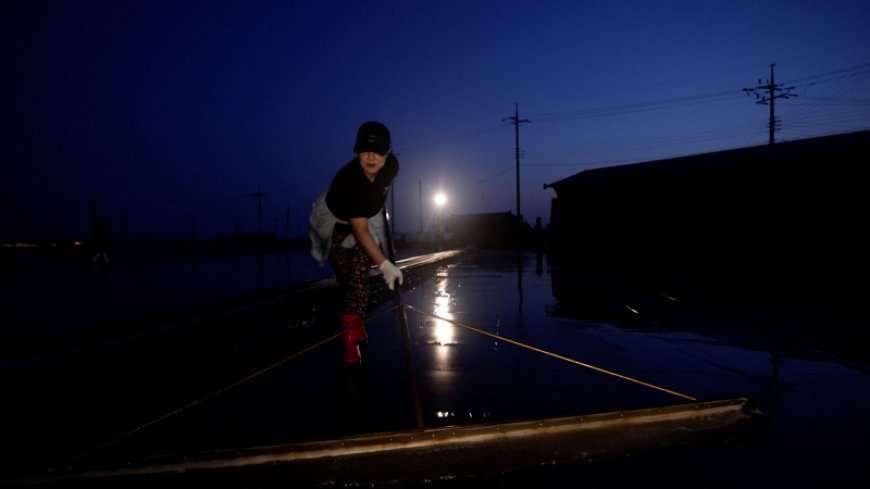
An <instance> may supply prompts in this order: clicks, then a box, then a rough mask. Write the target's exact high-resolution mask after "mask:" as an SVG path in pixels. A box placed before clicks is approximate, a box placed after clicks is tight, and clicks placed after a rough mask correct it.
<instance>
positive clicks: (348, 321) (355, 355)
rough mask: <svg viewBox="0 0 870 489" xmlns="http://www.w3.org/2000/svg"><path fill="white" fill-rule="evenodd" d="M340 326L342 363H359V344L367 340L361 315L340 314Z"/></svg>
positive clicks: (360, 359) (360, 353)
mask: <svg viewBox="0 0 870 489" xmlns="http://www.w3.org/2000/svg"><path fill="white" fill-rule="evenodd" d="M341 326H342V327H343V328H344V363H349V364H351V363H360V362H361V361H362V352H360V349H359V344H360V343H364V342H365V341H366V340H368V334H366V328H365V326H364V325H363V315H362V314H342V315H341Z"/></svg>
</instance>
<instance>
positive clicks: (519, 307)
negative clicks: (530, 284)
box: [517, 253, 523, 312]
mask: <svg viewBox="0 0 870 489" xmlns="http://www.w3.org/2000/svg"><path fill="white" fill-rule="evenodd" d="M517 292H519V300H518V301H517V310H518V311H519V312H523V256H522V254H521V253H517Z"/></svg>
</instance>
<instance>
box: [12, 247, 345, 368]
mask: <svg viewBox="0 0 870 489" xmlns="http://www.w3.org/2000/svg"><path fill="white" fill-rule="evenodd" d="M331 273H332V272H331V270H330V268H329V266H328V265H327V266H325V267H323V268H321V267H320V266H319V265H318V264H317V263H316V262H315V261H314V260H313V259H312V258H311V257H310V256H309V255H308V254H307V253H306V252H301V251H281V252H264V253H248V254H241V253H238V254H227V255H222V256H208V255H204V254H202V253H196V252H189V253H184V254H182V255H181V256H175V257H171V258H157V257H148V256H136V255H132V254H123V253H113V254H111V255H110V257H109V263H108V264H97V263H94V262H93V261H92V260H91V257H90V254H85V253H80V254H79V255H76V256H72V257H65V258H64V259H63V260H60V261H54V262H49V261H47V260H46V261H38V262H35V263H34V264H32V265H29V266H23V265H19V266H9V267H6V268H5V269H4V270H3V271H2V279H3V280H2V283H0V297H2V299H3V304H4V314H3V326H2V328H0V344H2V345H3V347H2V349H0V351H4V352H6V353H7V355H11V354H13V353H16V350H17V349H18V348H22V347H25V348H28V349H29V350H30V351H32V352H34V353H38V352H39V348H40V346H39V345H40V344H46V343H50V342H51V340H52V339H53V338H70V339H71V341H70V342H71V343H75V340H74V339H75V337H76V336H79V335H85V334H87V333H88V332H90V331H94V330H97V329H99V328H103V327H105V326H106V325H111V324H113V323H116V322H120V321H125V320H129V319H132V318H137V317H142V316H145V315H148V314H154V313H159V312H162V311H170V310H173V309H175V308H178V307H181V306H187V305H191V304H198V303H202V302H206V301H212V300H216V299H221V298H224V297H231V296H234V295H237V294H243V293H246V292H251V291H255V290H260V289H266V288H270V287H275V286H280V285H286V284H289V283H296V282H301V281H306V280H311V279H314V278H319V277H322V276H326V275H329V274H331ZM2 358H3V357H2V356H0V359H2Z"/></svg>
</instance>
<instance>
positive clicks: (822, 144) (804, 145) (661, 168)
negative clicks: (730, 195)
mask: <svg viewBox="0 0 870 489" xmlns="http://www.w3.org/2000/svg"><path fill="white" fill-rule="evenodd" d="M868 149H870V130H868V131H858V132H852V133H845V134H837V135H833V136H822V137H816V138H808V139H801V140H796V141H787V142H782V143H777V144H773V145H770V144H766V145H762V146H751V147H747V148H738V149H731V150H725V151H717V152H714V153H702V154H696V155H689V156H681V157H677V158H667V159H661V160H653V161H646V162H640V163H632V164H628V165H620V166H613V167H606V168H597V169H592V170H585V171H582V172H580V173H577V174H575V175H572V176H570V177H567V178H564V179H562V180H558V181H556V182H553V183H551V184H545V185H544V187H545V188H546V187H552V188H553V190H555V191H556V194H557V195H560V193H561V192H565V191H568V192H570V189H571V188H572V187H573V186H575V185H585V184H588V183H593V182H600V183H604V182H606V181H613V180H617V179H622V178H642V177H648V176H658V175H662V174H665V175H667V174H675V173H680V172H687V171H689V172H693V173H700V172H703V171H716V170H720V171H730V170H733V169H740V168H745V169H750V168H749V165H754V164H756V163H758V162H768V163H774V162H776V161H783V162H788V161H790V159H791V158H794V159H795V160H801V161H805V160H807V158H808V157H810V158H812V159H814V160H815V158H816V155H818V156H819V157H822V156H823V155H825V154H849V153H850V152H855V153H860V154H867V152H868ZM792 161H793V160H792ZM811 163H814V164H816V163H824V162H823V161H820V160H815V161H812V162H811ZM752 169H753V170H758V168H752ZM820 169H821V168H820ZM560 196H561V195H560Z"/></svg>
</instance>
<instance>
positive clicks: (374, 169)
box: [359, 151, 390, 181]
mask: <svg viewBox="0 0 870 489" xmlns="http://www.w3.org/2000/svg"><path fill="white" fill-rule="evenodd" d="M388 154H390V152H389V151H387V154H385V155H381V154H377V153H375V152H373V151H363V152H362V153H359V164H360V165H361V166H362V169H363V171H364V172H365V174H366V176H367V177H369V180H372V181H373V180H374V179H375V177H376V176H377V175H378V172H379V171H381V168H383V167H384V163H386V161H387V155H388Z"/></svg>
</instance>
